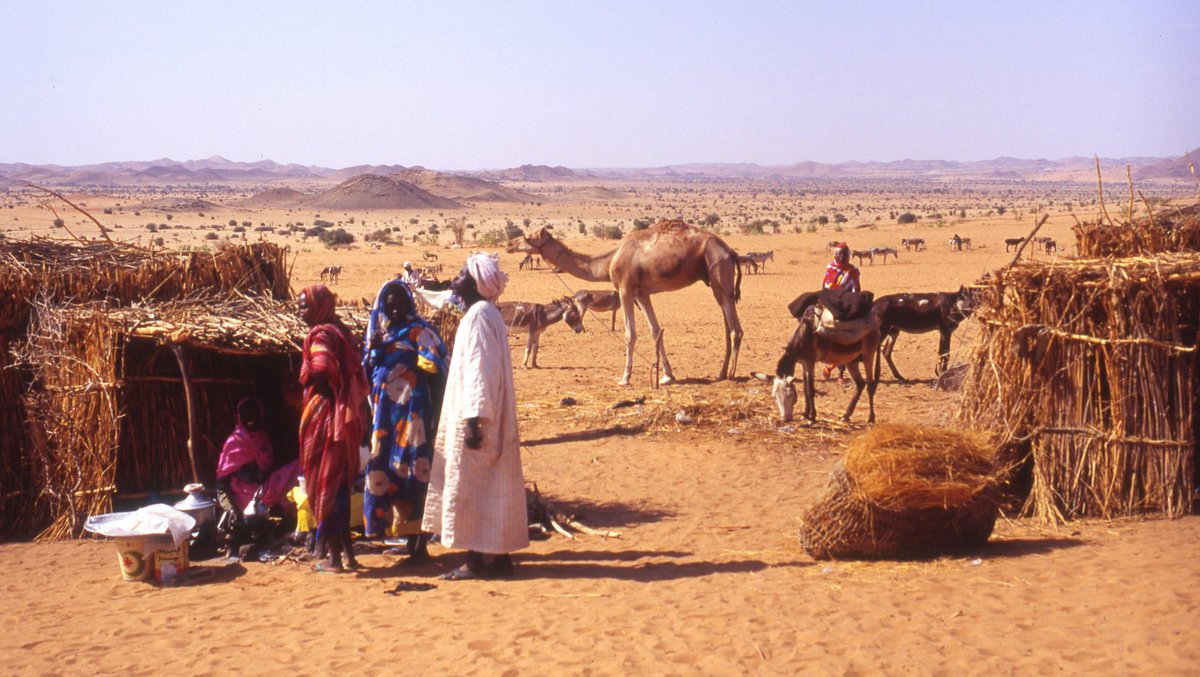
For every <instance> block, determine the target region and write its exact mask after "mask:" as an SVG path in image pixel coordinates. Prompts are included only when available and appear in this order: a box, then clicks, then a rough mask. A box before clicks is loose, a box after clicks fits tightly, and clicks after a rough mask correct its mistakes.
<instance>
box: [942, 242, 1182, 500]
mask: <svg viewBox="0 0 1200 677" xmlns="http://www.w3.org/2000/svg"><path fill="white" fill-rule="evenodd" d="M976 318H977V319H978V320H979V321H980V322H981V328H980V336H979V341H978V343H977V346H976V349H975V355H974V358H973V359H972V362H971V367H970V371H969V372H968V375H967V379H966V383H965V385H964V391H963V401H962V407H961V409H960V411H959V418H960V420H961V421H963V422H964V423H965V424H967V425H968V426H969V427H972V428H975V429H982V430H993V431H996V432H997V433H998V434H999V436H1000V439H999V444H1000V445H1002V446H1006V447H1009V446H1011V447H1021V448H1024V449H1028V453H1029V454H1030V457H1031V458H1032V464H1033V468H1032V473H1033V475H1032V481H1031V489H1030V491H1031V493H1030V495H1029V500H1028V501H1027V502H1026V503H1025V507H1024V512H1025V513H1026V514H1028V515H1032V516H1035V517H1037V518H1039V519H1042V520H1044V521H1060V520H1065V519H1072V518H1077V517H1103V518H1113V517H1118V516H1124V515H1133V514H1138V513H1144V512H1162V513H1165V514H1168V515H1179V514H1183V513H1186V512H1188V511H1189V510H1190V507H1191V492H1192V489H1193V483H1194V466H1193V464H1194V462H1195V461H1194V455H1195V424H1196V420H1195V411H1194V410H1195V406H1196V401H1197V394H1198V393H1197V382H1196V378H1195V369H1196V344H1197V324H1198V321H1200V256H1197V255H1196V254H1160V255H1157V256H1155V257H1154V258H1129V259H1117V260H1111V259H1110V260H1076V261H1065V262H1064V261H1061V260H1060V261H1057V262H1053V263H1036V262H1029V263H1022V264H1019V265H1017V266H1016V267H1014V268H1012V269H1010V270H1007V271H1004V272H1003V273H1002V274H1001V275H998V276H996V278H995V279H993V280H992V281H991V282H990V283H989V286H988V287H986V288H985V289H984V292H983V294H982V303H981V305H980V307H979V308H978V310H977V311H976Z"/></svg>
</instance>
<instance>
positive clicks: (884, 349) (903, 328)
mask: <svg viewBox="0 0 1200 677" xmlns="http://www.w3.org/2000/svg"><path fill="white" fill-rule="evenodd" d="M973 301H974V299H973V295H972V292H971V290H969V289H967V288H966V287H960V288H959V290H958V291H956V292H931V293H926V294H888V295H886V296H880V297H879V298H878V299H875V303H874V305H872V306H871V314H872V315H874V316H875V318H876V319H877V321H878V322H879V331H880V333H881V334H882V335H883V342H882V344H881V345H880V352H881V353H883V358H884V360H885V361H886V362H887V365H888V368H889V369H891V370H892V376H894V377H895V378H896V380H898V381H902V382H906V381H907V379H905V378H904V377H903V376H901V375H900V372H899V371H897V370H896V364H895V363H894V362H892V350H893V349H894V348H895V347H896V338H897V337H898V336H899V335H900V332H907V333H909V334H924V333H926V332H931V331H937V332H940V334H941V339H940V341H939V343H938V361H937V366H936V367H935V368H934V373H935V374H941V373H942V372H943V371H945V370H946V365H947V363H948V362H949V361H950V335H951V334H953V333H954V330H955V329H958V325H959V324H961V323H962V321H963V320H965V319H967V316H968V315H970V314H971V310H972V304H973ZM878 364H879V363H878V362H876V368H877V369H878Z"/></svg>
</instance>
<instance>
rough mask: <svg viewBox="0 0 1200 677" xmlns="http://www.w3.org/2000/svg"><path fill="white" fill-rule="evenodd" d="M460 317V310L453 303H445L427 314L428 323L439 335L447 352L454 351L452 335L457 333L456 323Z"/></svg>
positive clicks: (461, 316) (461, 315)
mask: <svg viewBox="0 0 1200 677" xmlns="http://www.w3.org/2000/svg"><path fill="white" fill-rule="evenodd" d="M462 318H463V314H462V311H461V310H459V309H458V307H457V306H455V305H454V304H453V303H447V304H446V305H444V306H442V307H441V308H440V309H438V311H437V312H436V313H434V314H433V315H430V316H429V324H430V325H432V326H433V328H434V329H436V330H437V332H438V334H439V335H441V337H442V341H443V342H444V343H445V344H446V352H447V354H450V353H453V352H454V335H455V334H457V333H458V325H459V323H460V322H462Z"/></svg>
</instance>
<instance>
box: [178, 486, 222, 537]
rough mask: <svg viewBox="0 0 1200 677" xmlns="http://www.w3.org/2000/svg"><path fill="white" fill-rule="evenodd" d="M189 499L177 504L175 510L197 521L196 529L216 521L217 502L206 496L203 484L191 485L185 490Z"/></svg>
mask: <svg viewBox="0 0 1200 677" xmlns="http://www.w3.org/2000/svg"><path fill="white" fill-rule="evenodd" d="M183 490H184V491H186V492H187V497H186V498H184V499H183V500H182V501H180V502H178V503H176V504H175V506H174V507H175V509H176V510H180V511H182V512H186V513H187V514H189V515H191V516H192V517H193V518H195V520H196V529H199V528H200V525H202V524H204V523H205V522H208V521H209V520H212V519H215V518H216V516H217V511H216V507H217V502H216V501H214V500H212V499H211V498H208V497H206V496H205V495H204V485H203V484H189V485H187V486H185V487H184V488H183Z"/></svg>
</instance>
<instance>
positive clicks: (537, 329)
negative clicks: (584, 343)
mask: <svg viewBox="0 0 1200 677" xmlns="http://www.w3.org/2000/svg"><path fill="white" fill-rule="evenodd" d="M496 307H497V308H499V309H500V315H501V316H502V317H503V318H504V323H505V324H507V325H508V330H509V333H516V332H515V331H514V330H517V329H525V330H528V331H529V339H528V340H527V341H526V343H525V358H524V359H523V360H521V366H522V367H529V368H531V369H537V368H538V364H537V354H538V341H539V339H541V337H542V332H544V331H546V329H547V328H548V327H549V326H550V325H552V324H554V323H555V322H558V321H559V320H562V319H564V318H565V319H566V321H567V326H569V327H570V328H571V329H573V330H574V331H575V333H576V334H578V333H579V332H581V331H583V318H582V317H581V316H580V315H579V310H578V309H577V308H576V307H575V302H574V300H573V299H572V298H571V297H569V296H568V297H566V298H561V299H558V300H557V301H551V302H550V303H545V304H543V303H523V302H520V301H506V302H501V303H497V304H496Z"/></svg>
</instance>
